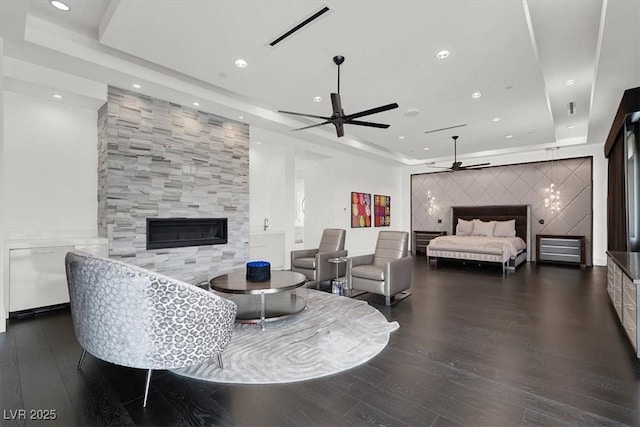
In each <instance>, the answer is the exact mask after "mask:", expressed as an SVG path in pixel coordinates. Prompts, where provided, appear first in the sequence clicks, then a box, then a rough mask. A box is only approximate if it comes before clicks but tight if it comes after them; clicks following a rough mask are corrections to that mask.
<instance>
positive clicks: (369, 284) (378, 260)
mask: <svg viewBox="0 0 640 427" xmlns="http://www.w3.org/2000/svg"><path fill="white" fill-rule="evenodd" d="M408 246H409V233H407V232H406V231H380V232H379V233H378V241H377V243H376V250H375V253H373V254H370V255H361V256H356V257H352V258H349V260H348V261H347V280H348V283H347V286H348V287H349V291H350V292H352V291H353V290H360V291H365V292H372V293H375V294H380V295H384V296H385V304H386V305H391V299H392V298H393V296H394V295H396V294H398V293H399V292H401V291H404V290H405V289H409V288H410V287H411V270H412V267H413V259H412V257H411V256H410V255H409V250H408Z"/></svg>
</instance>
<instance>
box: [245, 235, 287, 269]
mask: <svg viewBox="0 0 640 427" xmlns="http://www.w3.org/2000/svg"><path fill="white" fill-rule="evenodd" d="M284 255H285V254H284V232H276V231H273V232H267V233H257V234H251V235H250V236H249V257H250V258H251V261H269V263H271V269H272V270H282V269H283V268H284Z"/></svg>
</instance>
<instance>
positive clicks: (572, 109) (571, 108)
mask: <svg viewBox="0 0 640 427" xmlns="http://www.w3.org/2000/svg"><path fill="white" fill-rule="evenodd" d="M567 112H568V113H569V115H570V116H573V115H574V114H575V113H576V104H575V102H573V101H571V102H569V103H568V104H567Z"/></svg>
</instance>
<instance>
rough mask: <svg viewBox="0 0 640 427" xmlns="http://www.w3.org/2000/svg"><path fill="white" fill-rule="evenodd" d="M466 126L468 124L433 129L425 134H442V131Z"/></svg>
mask: <svg viewBox="0 0 640 427" xmlns="http://www.w3.org/2000/svg"><path fill="white" fill-rule="evenodd" d="M466 125H467V124H466V123H465V124H463V125H455V126H449V127H446V128H440V129H432V130H428V131H425V133H433V132H440V131H441V130H449V129H455V128H461V127H463V126H466Z"/></svg>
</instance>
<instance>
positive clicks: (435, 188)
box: [411, 157, 593, 265]
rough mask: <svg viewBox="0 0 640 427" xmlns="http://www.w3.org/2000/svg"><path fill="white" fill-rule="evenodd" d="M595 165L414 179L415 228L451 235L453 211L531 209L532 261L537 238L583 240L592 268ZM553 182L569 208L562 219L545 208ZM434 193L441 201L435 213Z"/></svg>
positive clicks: (573, 162) (554, 164)
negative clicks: (577, 237)
mask: <svg viewBox="0 0 640 427" xmlns="http://www.w3.org/2000/svg"><path fill="white" fill-rule="evenodd" d="M592 163H593V162H592V158H591V157H582V158H575V159H563V160H554V161H546V162H535V163H523V164H515V165H507V166H494V167H488V168H484V169H476V170H466V171H458V172H437V173H427V174H418V175H413V176H412V177H411V228H412V229H413V230H427V231H431V230H444V231H447V232H451V229H450V222H451V218H450V214H451V212H450V207H451V206H480V205H531V238H532V242H533V245H532V248H533V253H532V260H535V236H536V234H556V235H580V236H585V240H586V252H587V254H586V255H587V264H588V265H592V250H591V247H592V246H591V242H592V230H593V225H592V221H593V220H592V218H593V215H592V210H593V206H592V204H593V191H592V185H593V184H592ZM552 181H553V182H554V183H555V184H556V187H557V189H558V191H560V195H561V200H562V204H563V208H562V210H561V211H560V212H559V213H557V214H552V213H551V212H550V210H549V209H548V208H545V207H544V189H545V188H546V187H548V186H549V184H550V183H551V182H552ZM428 191H430V192H431V196H432V197H434V198H435V205H436V209H435V210H434V209H432V213H429V211H428V209H429V205H430V203H429V196H428ZM438 219H441V220H442V223H438ZM540 220H543V221H544V224H540V223H539V221H540Z"/></svg>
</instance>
